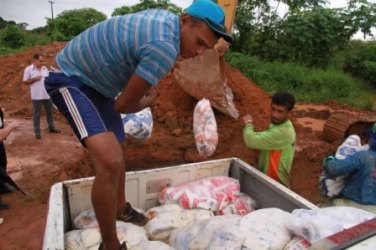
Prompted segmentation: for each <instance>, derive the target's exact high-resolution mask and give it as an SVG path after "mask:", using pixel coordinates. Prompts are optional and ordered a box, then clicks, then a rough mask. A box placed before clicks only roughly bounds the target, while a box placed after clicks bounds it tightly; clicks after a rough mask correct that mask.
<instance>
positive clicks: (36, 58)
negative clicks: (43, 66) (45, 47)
mask: <svg viewBox="0 0 376 250" xmlns="http://www.w3.org/2000/svg"><path fill="white" fill-rule="evenodd" d="M41 56H43V55H42V54H41V53H36V54H34V56H33V59H34V60H39V58H40V57H41Z"/></svg>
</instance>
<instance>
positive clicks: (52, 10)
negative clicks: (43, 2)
mask: <svg viewBox="0 0 376 250" xmlns="http://www.w3.org/2000/svg"><path fill="white" fill-rule="evenodd" d="M48 2H49V3H50V4H51V16H52V22H53V21H54V8H53V7H52V5H53V4H54V3H55V2H52V1H48Z"/></svg>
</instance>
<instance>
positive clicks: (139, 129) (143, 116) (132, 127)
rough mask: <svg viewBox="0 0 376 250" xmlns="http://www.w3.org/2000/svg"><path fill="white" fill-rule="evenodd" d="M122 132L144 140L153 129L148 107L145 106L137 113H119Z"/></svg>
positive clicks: (151, 116)
mask: <svg viewBox="0 0 376 250" xmlns="http://www.w3.org/2000/svg"><path fill="white" fill-rule="evenodd" d="M121 119H122V121H123V126H124V132H125V134H127V135H130V136H132V137H134V138H136V139H139V140H146V139H148V138H149V137H150V136H151V132H152V130H153V115H152V113H151V110H150V108H149V107H148V108H145V109H143V110H141V111H140V112H137V113H132V114H121Z"/></svg>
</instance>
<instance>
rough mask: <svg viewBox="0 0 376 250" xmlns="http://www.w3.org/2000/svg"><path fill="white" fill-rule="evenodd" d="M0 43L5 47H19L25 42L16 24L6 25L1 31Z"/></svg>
mask: <svg viewBox="0 0 376 250" xmlns="http://www.w3.org/2000/svg"><path fill="white" fill-rule="evenodd" d="M1 43H2V45H3V46H5V47H9V48H13V49H16V48H20V47H21V46H22V45H24V43H25V36H24V34H23V33H22V30H21V28H20V27H18V26H17V25H7V26H6V27H5V28H4V29H3V30H2V31H1Z"/></svg>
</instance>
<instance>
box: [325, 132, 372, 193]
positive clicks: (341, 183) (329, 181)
mask: <svg viewBox="0 0 376 250" xmlns="http://www.w3.org/2000/svg"><path fill="white" fill-rule="evenodd" d="M363 150H368V144H365V145H363V146H362V144H361V140H360V137H359V136H358V135H350V136H348V137H347V138H346V140H345V141H344V142H343V143H342V144H341V145H340V146H339V147H338V149H337V151H336V154H335V158H336V159H338V160H343V159H345V158H346V157H347V156H350V155H353V154H355V153H356V152H358V151H363ZM346 178H347V176H346V175H342V176H337V177H331V176H328V175H327V173H326V172H325V171H322V173H321V175H320V179H319V187H320V191H321V194H322V196H323V197H325V198H329V199H333V198H336V197H337V196H338V195H339V194H340V193H341V191H342V189H343V188H344V187H345V183H346Z"/></svg>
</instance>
